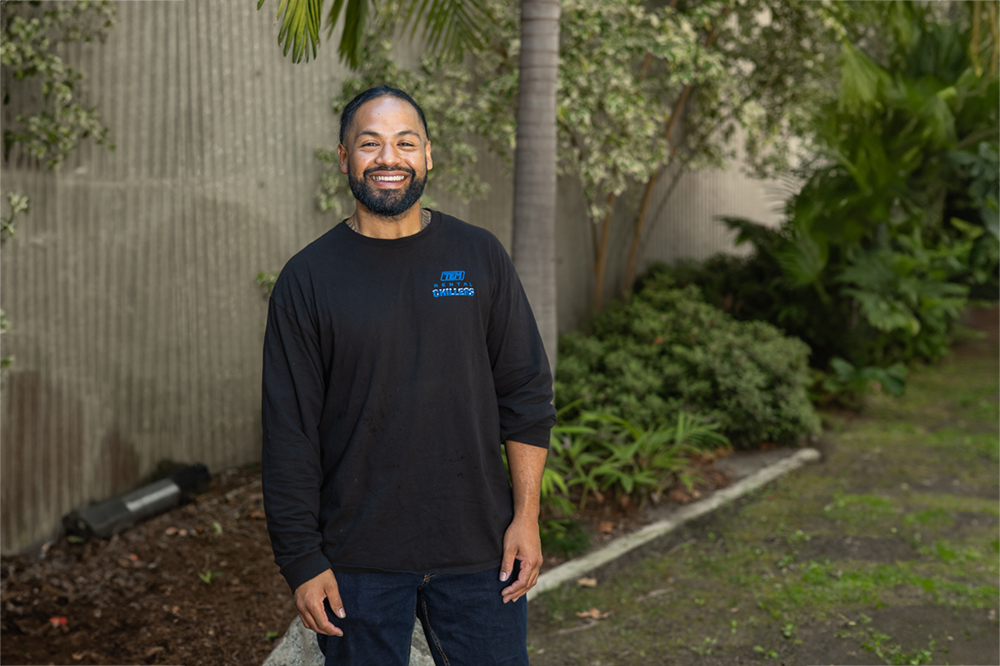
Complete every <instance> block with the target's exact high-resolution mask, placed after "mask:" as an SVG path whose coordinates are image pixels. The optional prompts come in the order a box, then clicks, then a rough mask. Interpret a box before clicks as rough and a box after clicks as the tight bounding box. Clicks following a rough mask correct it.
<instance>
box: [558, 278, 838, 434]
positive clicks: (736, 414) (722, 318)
mask: <svg viewBox="0 0 1000 666" xmlns="http://www.w3.org/2000/svg"><path fill="white" fill-rule="evenodd" d="M808 355H809V348H808V347H807V346H806V345H805V344H804V343H803V342H801V341H800V340H797V339H794V338H788V337H786V336H784V335H783V334H782V333H781V332H780V331H779V330H778V329H777V328H775V327H774V326H772V325H770V324H767V323H764V322H757V321H755V322H740V321H737V320H736V319H734V318H733V317H732V316H731V315H728V314H726V313H725V312H723V311H721V310H719V309H718V308H716V307H713V306H711V305H709V304H708V303H705V302H704V300H703V299H702V297H701V294H700V293H699V291H698V290H697V289H696V288H693V287H688V288H678V287H677V286H676V285H675V284H674V283H673V281H672V280H671V279H670V278H669V277H668V276H667V275H666V274H663V273H659V274H654V275H652V276H649V277H648V278H647V279H646V280H645V281H644V282H643V284H642V286H641V288H640V290H639V291H638V293H637V294H636V295H635V297H634V298H633V299H632V300H631V301H630V302H629V303H627V304H625V305H618V306H615V307H613V308H611V309H610V310H609V311H607V312H606V313H604V314H602V315H600V316H598V317H597V318H596V319H595V320H594V323H593V326H592V328H591V331H590V332H589V333H586V334H583V333H573V334H570V335H567V336H565V337H563V338H562V340H561V341H560V344H559V356H560V361H559V367H558V369H557V373H556V401H557V405H558V406H564V405H568V404H570V403H574V402H576V401H579V404H580V405H581V407H583V408H586V409H594V410H596V409H601V410H606V411H607V412H608V413H610V414H614V415H618V416H621V417H624V418H627V419H629V420H630V421H633V422H635V423H638V424H642V425H646V426H648V425H653V424H656V423H663V422H673V421H674V420H675V419H676V417H677V415H678V414H679V413H681V412H693V413H696V414H699V415H702V416H705V417H707V418H708V419H709V420H710V421H711V422H713V423H717V424H718V425H719V427H720V430H721V431H722V432H723V433H725V434H726V436H727V437H728V438H729V439H730V440H732V442H733V444H735V445H737V446H743V447H749V446H755V445H758V444H761V443H763V442H768V441H770V442H776V443H779V444H796V443H797V442H799V441H800V440H801V438H802V437H803V436H804V435H809V434H812V433H816V432H818V430H819V418H818V417H817V415H816V412H815V411H814V410H813V407H812V405H811V403H810V402H809V397H808V395H807V393H806V388H807V387H808V385H809V381H810V378H809V372H808V363H807V359H808Z"/></svg>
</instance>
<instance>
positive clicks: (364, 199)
mask: <svg viewBox="0 0 1000 666" xmlns="http://www.w3.org/2000/svg"><path fill="white" fill-rule="evenodd" d="M379 171H390V169H386V168H385V167H372V168H371V169H368V170H367V171H365V172H364V173H363V174H362V175H361V177H357V176H355V175H354V172H353V171H349V172H348V174H347V180H348V182H349V183H350V184H351V193H352V194H353V195H354V198H355V199H357V200H358V202H359V203H361V205H363V206H364V207H365V208H367V209H368V210H370V211H371V212H372V213H373V214H375V215H378V216H379V217H398V216H400V215H402V214H403V213H405V212H406V211H408V210H410V208H411V207H412V206H413V204H415V203H417V202H418V201H419V200H420V196H421V195H422V194H423V193H424V185H426V184H427V174H426V173H425V174H424V177H423V178H417V172H416V171H414V170H413V169H411V168H409V167H406V166H397V167H393V168H392V169H391V171H405V172H406V173H408V174H410V184H409V185H408V186H407V188H406V189H405V190H381V191H380V190H376V189H375V188H374V187H370V186H369V185H368V181H367V179H368V176H369V175H371V174H373V173H378V172H379Z"/></svg>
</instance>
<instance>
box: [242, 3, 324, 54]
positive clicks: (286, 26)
mask: <svg viewBox="0 0 1000 666" xmlns="http://www.w3.org/2000/svg"><path fill="white" fill-rule="evenodd" d="M264 2H265V0H257V10H258V11H260V8H261V7H263V6H264ZM322 10H323V0H280V1H279V3H278V13H277V16H276V17H275V21H279V20H280V21H281V28H280V29H279V30H278V44H281V45H282V46H283V47H284V48H283V49H282V54H283V55H285V56H287V55H288V52H289V51H291V52H292V62H301V60H302V57H303V56H305V58H306V60H307V61H308V60H309V58H310V52H311V56H312V57H313V58H315V57H316V51H317V49H318V48H319V27H320V20H321V16H322Z"/></svg>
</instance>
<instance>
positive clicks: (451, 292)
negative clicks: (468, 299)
mask: <svg viewBox="0 0 1000 666" xmlns="http://www.w3.org/2000/svg"><path fill="white" fill-rule="evenodd" d="M431 294H432V295H433V296H434V298H441V297H442V296H475V295H476V289H475V287H473V286H472V285H471V284H470V283H468V282H466V281H465V271H443V272H442V273H441V283H440V284H437V283H435V284H434V289H432V290H431Z"/></svg>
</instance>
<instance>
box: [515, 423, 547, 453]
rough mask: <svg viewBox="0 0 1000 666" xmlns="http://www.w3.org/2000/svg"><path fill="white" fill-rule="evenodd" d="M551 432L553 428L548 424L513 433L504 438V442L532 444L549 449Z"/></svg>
mask: <svg viewBox="0 0 1000 666" xmlns="http://www.w3.org/2000/svg"><path fill="white" fill-rule="evenodd" d="M551 432H552V426H550V425H548V424H545V425H535V426H531V427H530V428H526V429H525V430H522V431H520V432H512V433H511V434H509V435H507V437H505V438H504V441H514V442H521V443H522V444H530V445H531V446H537V447H539V448H542V449H547V448H549V436H550V434H551Z"/></svg>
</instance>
